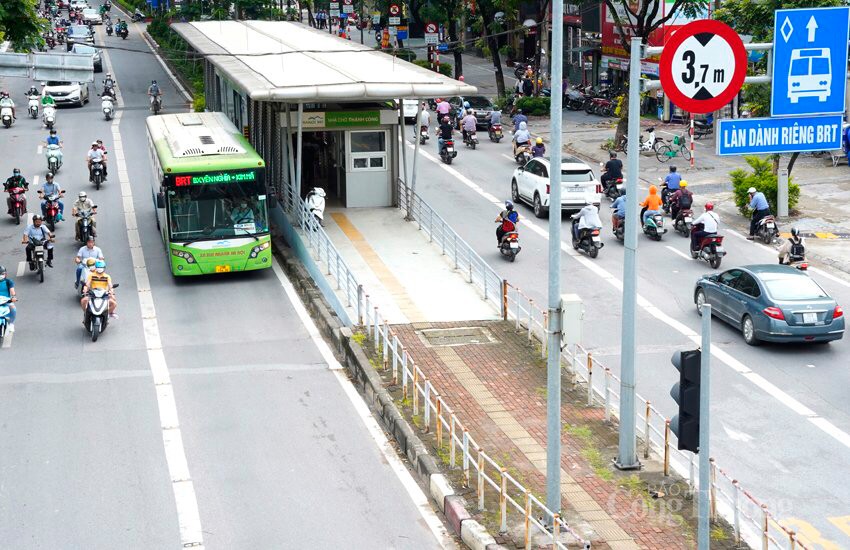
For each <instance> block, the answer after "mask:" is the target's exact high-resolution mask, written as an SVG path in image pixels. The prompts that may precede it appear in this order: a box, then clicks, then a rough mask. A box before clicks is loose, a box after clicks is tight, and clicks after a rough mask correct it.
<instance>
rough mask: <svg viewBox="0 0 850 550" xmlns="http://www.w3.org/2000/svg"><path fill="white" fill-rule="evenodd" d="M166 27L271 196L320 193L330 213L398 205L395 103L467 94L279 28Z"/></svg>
mask: <svg viewBox="0 0 850 550" xmlns="http://www.w3.org/2000/svg"><path fill="white" fill-rule="evenodd" d="M172 28H173V29H174V30H175V31H176V32H177V33H178V34H179V35H180V36H181V37H182V38H183V39H184V40H186V42H188V44H189V45H190V47H191V48H192V49H193V50H195V51H196V52H197V54H198V55H199V57H201V58H202V59H203V63H204V67H205V70H204V78H205V90H206V97H205V99H206V108H207V109H208V110H211V111H222V112H224V113H226V114H227V116H228V118H230V120H232V121H233V122H234V123H235V124H236V127H237V128H241V129H242V130H243V132H244V134H245V136H246V137H247V138H248V139H249V141H250V142H251V144H252V145H253V146H254V148H255V149H256V150H257V151H258V152H259V153H260V155H261V156H262V157H263V158H264V159H265V161H266V166H267V182H268V186H269V191H270V194H272V195H274V196H276V197H278V198H281V199H283V200H286V198H287V197H290V198H291V199H292V200H294V198H295V197H302V198H303V197H304V196H305V195H306V193H307V192H308V191H309V190H310V189H311V188H313V187H322V188H323V189H325V191H326V193H327V195H328V202H329V204H334V205H338V206H342V207H345V208H352V207H380V206H395V205H397V204H398V196H397V189H398V186H397V185H396V182H397V181H398V178H399V177H400V174H403V173H404V172H403V170H404V168H403V166H399V164H400V162H401V163H402V164H404V163H405V162H406V156H405V155H406V153H405V150H404V149H405V148H404V146H403V143H404V119H403V117H402V112H401V109H400V106H401V102H402V99H405V98H407V99H418V98H435V97H449V96H459V95H460V96H463V95H471V94H474V93H476V88H475V87H474V86H469V85H467V84H464V83H463V82H460V81H458V80H454V79H452V78H448V77H445V76H443V75H440V74H439V73H436V72H433V71H429V70H427V69H424V68H422V67H419V66H416V65H414V64H412V63H408V62H406V61H403V60H401V59H398V58H396V57H394V56H392V55H388V54H387V53H384V52H381V51H378V50H374V49H372V48H369V47H367V46H363V45H361V44H357V43H354V42H351V41H350V40H345V39H342V38H338V37H336V36H333V35H330V34H328V33H325V32H321V31H319V30H316V29H313V28H310V27H307V26H305V25H303V24H300V23H294V22H286V21H199V22H192V23H175V24H173V25H172Z"/></svg>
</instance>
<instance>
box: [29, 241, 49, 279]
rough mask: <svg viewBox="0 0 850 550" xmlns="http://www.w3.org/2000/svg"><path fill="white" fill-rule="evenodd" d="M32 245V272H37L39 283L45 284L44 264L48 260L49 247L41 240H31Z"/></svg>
mask: <svg viewBox="0 0 850 550" xmlns="http://www.w3.org/2000/svg"><path fill="white" fill-rule="evenodd" d="M30 243H31V244H32V262H31V263H30V271H35V272H36V277H38V282H39V283H43V282H44V263H45V261H46V258H47V245H46V243H45V242H44V241H43V240H41V239H30Z"/></svg>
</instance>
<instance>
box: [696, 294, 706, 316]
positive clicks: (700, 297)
mask: <svg viewBox="0 0 850 550" xmlns="http://www.w3.org/2000/svg"><path fill="white" fill-rule="evenodd" d="M694 302H695V303H696V305H697V313H698V314H699V315H700V317H702V306H703V305H705V291H704V290H703V289H701V288H698V289H697V293H696V296H694Z"/></svg>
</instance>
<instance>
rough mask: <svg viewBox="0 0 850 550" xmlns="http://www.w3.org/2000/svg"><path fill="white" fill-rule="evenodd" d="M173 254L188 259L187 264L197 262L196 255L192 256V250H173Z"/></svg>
mask: <svg viewBox="0 0 850 550" xmlns="http://www.w3.org/2000/svg"><path fill="white" fill-rule="evenodd" d="M171 254H172V255H173V256H177V257H178V258H183V259H184V260H186V263H187V264H193V263H195V257H194V256H192V253H191V252H186V251H185V250H172V251H171Z"/></svg>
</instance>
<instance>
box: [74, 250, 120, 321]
mask: <svg viewBox="0 0 850 550" xmlns="http://www.w3.org/2000/svg"><path fill="white" fill-rule="evenodd" d="M90 289H105V290H106V291H107V292H108V294H109V307H108V311H109V317H110V318H113V319H117V318H118V315H116V314H115V309H116V308H117V307H118V302H117V301H116V300H115V290H113V288H112V277H111V276H110V275H109V274H108V273H106V262H105V261H103V260H97V262H96V263H95V264H94V271H93V272H91V273H89V274H88V277H86V282H85V283H83V297H82V298H81V299H80V306H82V308H83V313H85V311H86V310H87V309H88V307H89V290H90ZM83 323H84V324H85V321H83Z"/></svg>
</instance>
